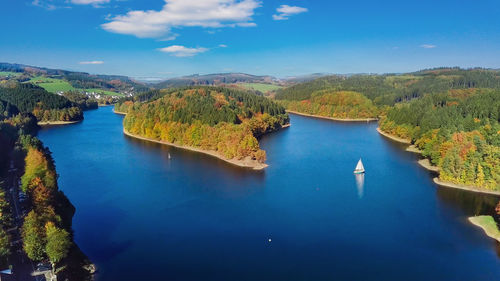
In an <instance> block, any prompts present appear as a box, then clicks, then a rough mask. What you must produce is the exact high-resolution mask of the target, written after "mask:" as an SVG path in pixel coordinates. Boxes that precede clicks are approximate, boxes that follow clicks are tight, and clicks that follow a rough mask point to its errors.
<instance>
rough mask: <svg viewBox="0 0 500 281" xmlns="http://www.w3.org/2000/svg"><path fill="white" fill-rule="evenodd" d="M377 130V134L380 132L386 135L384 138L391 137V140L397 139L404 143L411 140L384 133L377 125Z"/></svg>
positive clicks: (409, 142) (408, 142)
mask: <svg viewBox="0 0 500 281" xmlns="http://www.w3.org/2000/svg"><path fill="white" fill-rule="evenodd" d="M377 132H378V133H379V134H381V135H382V136H384V137H386V138H389V139H391V140H393V141H397V142H400V143H404V144H411V141H410V140H408V139H403V138H400V137H396V136H393V135H391V134H389V133H386V132H384V131H382V130H381V129H380V127H377Z"/></svg>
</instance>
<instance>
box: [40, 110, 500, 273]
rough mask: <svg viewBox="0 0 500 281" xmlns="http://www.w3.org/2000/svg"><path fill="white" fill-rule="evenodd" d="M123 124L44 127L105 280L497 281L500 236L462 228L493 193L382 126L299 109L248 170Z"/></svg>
mask: <svg viewBox="0 0 500 281" xmlns="http://www.w3.org/2000/svg"><path fill="white" fill-rule="evenodd" d="M122 119H123V117H122V116H120V115H116V114H113V113H112V111H111V107H103V108H100V109H98V110H94V111H88V112H86V113H85V120H84V121H83V122H82V123H79V124H76V125H71V126H59V127H51V128H45V129H43V130H41V131H40V133H39V137H40V138H41V139H42V141H43V142H44V143H45V145H47V146H49V147H50V149H51V150H52V152H53V156H54V159H55V161H56V165H57V171H58V173H59V174H60V178H59V186H60V188H61V189H62V190H63V191H64V192H65V194H66V195H67V196H68V197H69V199H70V200H71V202H72V203H73V204H74V205H75V207H76V214H75V217H74V219H73V228H74V232H75V240H76V242H77V243H78V245H79V246H80V248H81V249H82V250H83V252H85V253H86V254H87V255H88V256H89V258H90V259H91V260H92V261H94V262H95V263H96V264H97V266H98V268H99V274H98V280H100V281H108V280H259V281H260V280H334V279H335V280H366V279H370V280H423V279H428V280H429V279H431V280H500V259H499V258H498V256H497V243H496V242H495V241H493V240H492V239H490V238H488V237H486V236H485V235H484V234H483V233H482V230H480V229H479V228H477V227H475V226H473V225H471V224H469V223H468V222H467V217H468V216H470V215H475V214H486V213H490V212H491V211H492V210H493V208H494V205H495V204H496V202H497V201H498V198H496V197H492V196H485V195H479V194H472V193H467V192H465V191H460V190H451V189H442V188H437V187H436V186H435V185H434V183H433V182H432V175H431V174H429V172H427V171H426V170H424V169H423V168H421V167H419V166H418V165H416V160H417V155H415V154H412V153H408V152H405V151H404V149H403V148H404V147H402V146H400V145H398V144H396V143H394V142H391V141H389V140H387V139H385V138H383V137H382V136H380V135H379V134H378V133H377V132H376V130H375V129H376V126H377V125H376V123H370V124H367V123H341V122H333V121H329V120H321V119H313V118H307V117H301V116H296V115H292V116H291V122H292V126H291V127H290V128H288V129H284V130H282V131H280V132H277V133H273V134H270V135H267V136H265V137H263V138H262V140H261V146H262V148H263V149H265V150H266V151H267V157H268V161H267V163H268V164H269V167H268V168H267V169H266V170H265V171H252V170H247V169H242V168H238V167H234V166H232V165H230V164H228V163H226V162H224V161H221V160H218V159H215V158H213V157H210V156H207V155H203V154H199V153H194V152H189V151H183V150H180V149H176V148H172V147H168V146H163V145H160V144H154V143H148V142H145V141H141V140H136V139H131V138H129V137H127V136H124V135H123V134H122V126H121V122H122ZM169 153H170V155H171V159H168V154H169ZM360 157H362V158H363V163H364V166H365V169H366V170H367V173H366V175H365V176H364V177H356V176H355V175H353V173H352V171H353V169H354V167H355V165H356V163H357V161H358V159H359V158H360Z"/></svg>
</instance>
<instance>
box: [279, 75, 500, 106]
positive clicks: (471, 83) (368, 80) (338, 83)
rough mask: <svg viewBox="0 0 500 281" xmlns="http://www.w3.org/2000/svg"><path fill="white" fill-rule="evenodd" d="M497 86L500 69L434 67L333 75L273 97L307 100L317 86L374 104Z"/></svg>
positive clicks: (290, 88) (284, 90)
mask: <svg viewBox="0 0 500 281" xmlns="http://www.w3.org/2000/svg"><path fill="white" fill-rule="evenodd" d="M468 88H492V89H500V71H496V70H488V69H468V70H466V69H460V68H437V69H430V70H422V71H419V72H414V73H407V74H384V75H362V74H359V75H351V76H345V75H333V76H327V77H322V78H319V79H316V80H313V81H309V82H306V83H301V84H297V85H294V86H291V87H288V88H284V89H280V90H278V91H277V93H276V99H277V100H296V101H301V100H307V99H309V98H310V97H311V95H312V94H313V93H315V92H316V91H319V90H333V91H355V92H359V93H361V94H363V95H365V96H366V97H367V98H369V99H370V100H372V101H373V103H374V104H375V105H377V106H381V105H389V106H392V105H394V104H396V103H398V102H402V101H409V100H411V99H415V98H418V97H421V96H423V95H424V94H426V93H440V92H445V91H447V90H450V89H468Z"/></svg>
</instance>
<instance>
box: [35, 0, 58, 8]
mask: <svg viewBox="0 0 500 281" xmlns="http://www.w3.org/2000/svg"><path fill="white" fill-rule="evenodd" d="M31 5H33V6H37V7H41V8H44V9H46V10H55V9H57V8H58V7H57V6H56V5H54V4H53V3H52V1H50V0H49V1H44V0H33V1H32V2H31Z"/></svg>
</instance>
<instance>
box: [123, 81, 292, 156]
mask: <svg viewBox="0 0 500 281" xmlns="http://www.w3.org/2000/svg"><path fill="white" fill-rule="evenodd" d="M150 96H151V97H154V98H155V99H153V100H152V101H150V102H145V103H141V102H136V103H134V104H133V105H132V104H131V103H130V101H129V102H128V103H125V102H124V103H122V104H124V105H122V104H119V105H117V107H116V108H117V110H118V111H124V110H126V112H127V116H126V117H125V119H124V122H123V124H124V128H125V130H126V131H128V132H130V133H132V134H134V135H139V136H143V137H146V138H150V139H154V140H161V141H165V142H169V143H174V144H178V145H182V146H189V147H195V148H199V149H203V150H207V151H214V152H216V153H217V154H218V155H220V156H221V157H223V158H225V159H244V158H249V159H253V160H255V161H258V162H261V163H262V162H264V161H265V152H264V151H263V150H261V149H260V148H259V142H258V141H257V137H259V136H260V135H262V134H265V133H267V132H271V131H274V130H278V129H279V128H281V127H282V126H284V125H286V124H288V122H289V119H288V115H287V114H286V113H285V109H284V108H283V107H282V106H280V105H278V104H276V103H274V102H272V101H271V100H269V99H267V98H264V97H261V96H257V95H254V94H251V93H247V92H244V91H239V90H235V89H228V88H220V87H194V88H185V89H179V90H171V91H168V92H163V93H162V92H152V93H151V95H150ZM138 98H139V99H140V97H138ZM124 107H127V108H128V110H127V108H124Z"/></svg>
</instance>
